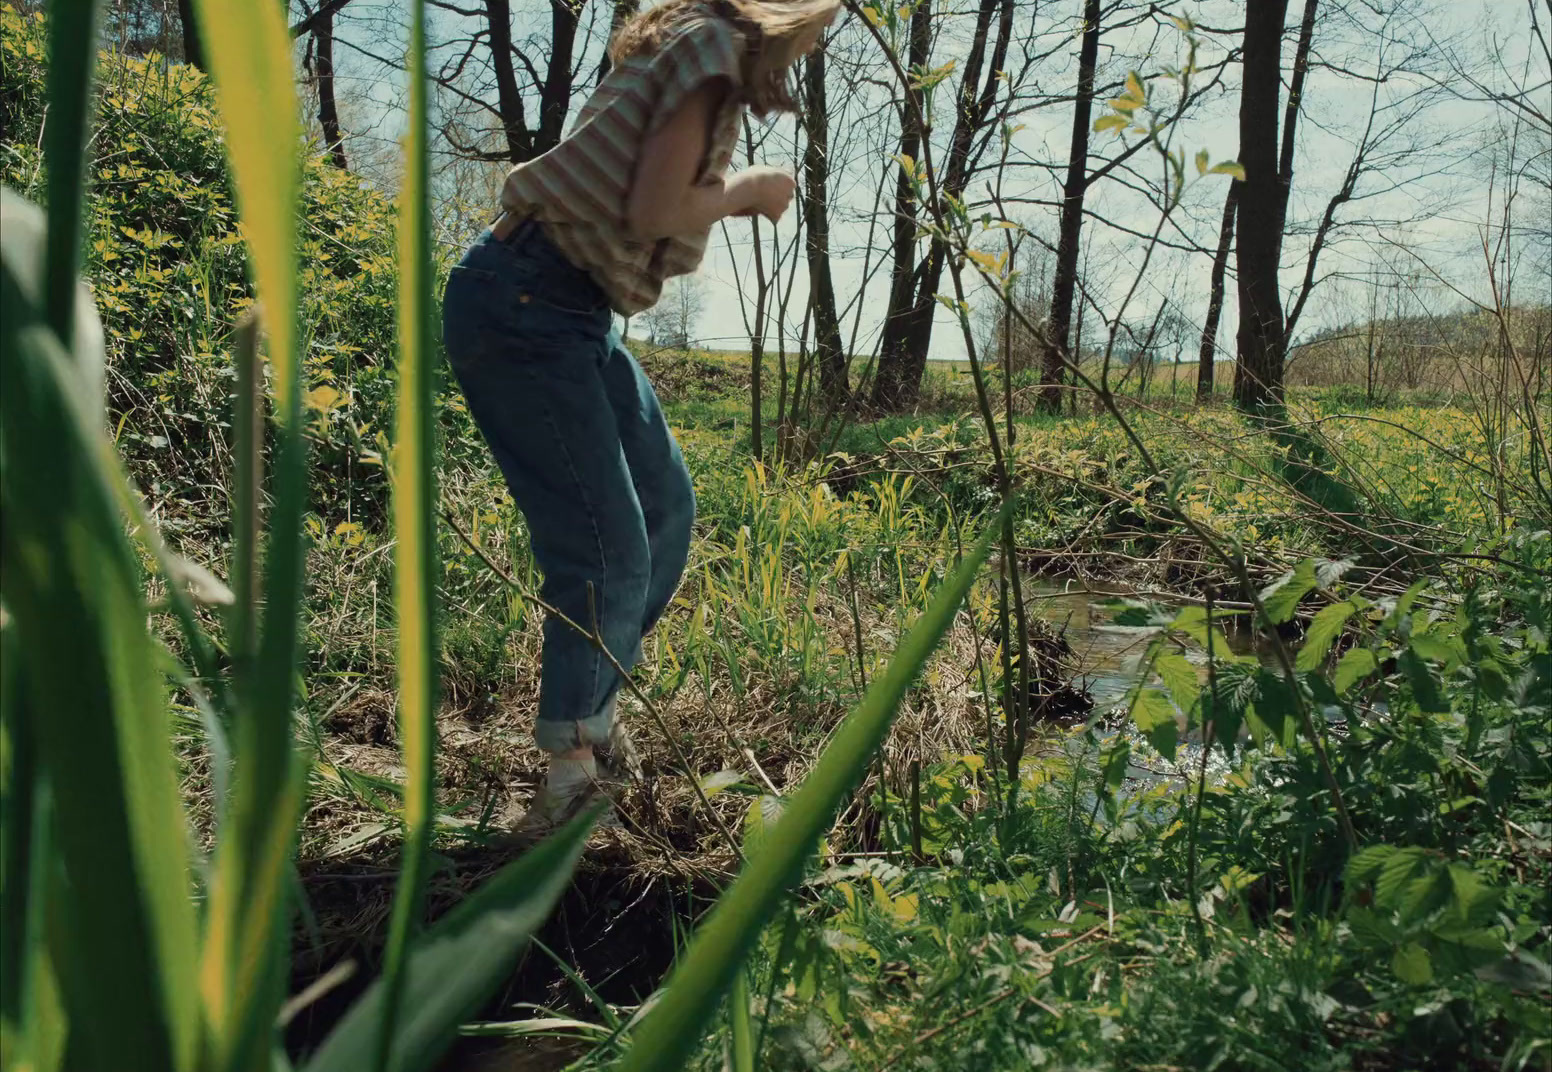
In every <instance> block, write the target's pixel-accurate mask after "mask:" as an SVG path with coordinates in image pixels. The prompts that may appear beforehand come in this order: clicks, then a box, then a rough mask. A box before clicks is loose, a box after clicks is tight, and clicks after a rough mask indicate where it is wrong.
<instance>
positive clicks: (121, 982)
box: [0, 191, 199, 1069]
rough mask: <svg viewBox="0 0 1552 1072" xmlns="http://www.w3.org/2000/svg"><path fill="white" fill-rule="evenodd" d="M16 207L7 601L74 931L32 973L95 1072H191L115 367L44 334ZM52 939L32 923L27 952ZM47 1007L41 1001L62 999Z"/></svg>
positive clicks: (153, 679)
mask: <svg viewBox="0 0 1552 1072" xmlns="http://www.w3.org/2000/svg"><path fill="white" fill-rule="evenodd" d="M3 197H4V200H5V205H4V212H3V215H4V218H5V221H6V225H5V228H4V230H3V234H0V254H3V255H0V514H3V516H4V518H5V524H4V525H3V526H0V596H3V599H4V603H5V606H6V609H7V611H8V613H9V614H10V615H11V616H12V618H13V621H12V623H11V625H10V627H9V628H8V630H7V632H11V631H14V633H15V644H16V652H17V655H18V657H19V660H20V662H21V665H22V667H23V669H24V671H25V673H24V676H23V679H22V682H21V684H22V686H23V688H24V689H25V692H24V693H23V694H22V695H21V696H19V697H17V700H18V701H19V704H20V707H21V709H23V710H25V711H27V712H28V713H29V714H30V715H31V727H32V733H33V740H34V743H35V745H36V766H37V770H38V774H39V777H40V778H42V779H44V780H45V781H46V783H47V785H48V787H49V793H48V798H47V799H49V800H50V801H51V802H52V803H51V810H52V816H51V818H52V822H51V823H50V824H49V827H48V830H49V834H50V848H51V849H52V851H51V852H50V853H49V854H48V856H47V857H46V858H44V857H41V856H40V855H39V854H38V852H37V851H36V849H37V845H36V842H35V844H34V851H33V853H32V867H33V868H34V869H36V868H40V867H47V868H49V869H50V871H49V873H48V874H46V875H43V874H32V875H31V876H30V880H31V886H32V889H34V890H39V889H42V888H48V889H50V890H51V891H54V892H53V895H52V896H51V903H50V904H49V905H48V909H49V914H50V915H57V918H59V919H61V920H68V921H69V924H68V926H61V927H57V928H53V929H52V931H51V933H50V935H49V937H50V946H49V955H50V960H49V962H48V963H47V964H46V965H45V964H38V963H36V962H32V963H29V965H28V967H27V968H26V969H25V970H26V971H27V972H28V974H29V977H30V978H31V979H33V980H40V979H42V980H47V979H49V978H57V980H58V983H59V989H60V992H61V994H62V995H63V998H64V1003H65V1004H66V1005H67V1006H68V1007H69V1008H70V1009H71V1010H72V1014H73V1015H72V1023H71V1027H70V1030H71V1032H72V1033H71V1035H70V1038H69V1041H68V1045H69V1046H70V1049H71V1052H72V1053H76V1054H79V1055H80V1056H81V1059H82V1060H90V1061H91V1062H92V1063H93V1067H103V1068H110V1067H112V1068H126V1069H135V1068H145V1069H168V1068H171V1069H185V1068H190V1067H192V1064H193V1060H194V1056H195V1047H196V1042H197V1029H198V1022H199V1016H198V1006H197V996H196V995H195V994H194V993H193V992H192V991H191V990H189V988H188V987H186V986H184V985H182V983H183V982H184V981H185V980H187V979H188V978H190V977H191V976H192V974H193V971H194V965H195V962H196V954H195V945H194V939H195V925H194V913H193V908H192V906H191V903H190V899H189V874H188V860H187V852H186V850H187V845H186V842H185V838H184V829H185V828H184V824H183V815H182V811H181V808H180V806H179V800H178V783H177V776H176V771H175V768H174V764H173V759H172V754H171V751H170V750H169V748H168V746H167V724H166V717H167V716H166V703H165V701H166V697H165V695H164V691H163V687H162V683H161V680H160V677H159V675H158V672H157V670H156V665H157V663H156V656H155V651H154V649H153V642H152V639H151V637H150V635H149V634H148V633H147V631H146V629H145V617H146V608H145V604H144V601H143V599H142V598H141V593H140V590H139V582H138V578H139V566H138V563H137V562H136V560H135V557H134V555H133V553H132V551H131V548H130V545H129V541H128V537H127V535H126V532H125V527H124V519H123V516H122V514H121V513H120V512H119V510H118V508H117V507H118V498H117V497H118V495H119V491H120V488H121V487H122V482H123V479H124V476H123V473H122V471H121V470H120V469H119V467H118V464H117V460H116V458H115V457H114V455H113V452H112V446H111V444H110V443H109V442H108V440H107V436H106V434H105V433H104V431H103V429H102V426H101V413H100V411H99V409H98V404H97V403H96V402H95V400H94V399H91V398H90V397H89V396H90V394H91V391H90V388H89V377H90V373H89V371H87V370H89V369H91V368H92V367H100V365H101V354H100V353H98V354H95V355H90V356H86V357H84V358H83V357H82V356H80V355H71V354H70V353H68V352H67V351H66V350H65V349H64V348H63V347H62V346H61V345H60V341H59V338H58V336H57V335H56V334H55V333H54V332H53V331H52V330H50V329H49V328H48V327H45V326H44V323H43V319H42V313H41V301H40V300H39V299H40V298H41V296H42V294H43V293H44V286H43V282H42V280H43V270H42V265H41V264H39V263H38V260H37V259H36V257H35V256H33V255H29V253H28V245H27V241H28V232H29V230H30V231H31V233H32V234H33V235H34V236H41V234H42V233H43V231H44V224H43V222H42V216H41V213H37V212H36V210H30V211H28V210H26V209H25V208H24V207H23V205H22V204H20V203H19V199H17V198H15V197H14V195H12V194H11V193H10V191H3ZM77 203H78V202H77ZM29 220H30V222H29ZM35 249H36V246H34V247H33V250H34V251H35ZM77 345H78V346H80V345H85V340H84V339H82V340H78V342H77ZM39 829H40V828H39V827H38V826H36V825H35V826H34V830H35V831H37V830H39ZM55 868H58V869H59V870H58V871H55V870H53V869H55ZM56 876H57V878H62V879H67V881H57V880H56ZM11 892H12V891H11V890H9V889H8V890H7V897H9V896H10V895H11ZM29 915H31V913H30V912H29ZM32 918H34V919H36V916H33V917H32ZM40 931H41V928H40V927H37V926H35V925H33V926H29V932H30V933H29V939H30V940H31V941H34V942H36V940H37V939H38V935H39V932H40ZM40 948H41V947H40V946H38V945H36V944H34V946H33V951H32V954H27V953H23V955H28V956H29V960H30V961H31V959H32V957H33V956H35V954H36V953H37V951H38V950H39V949H40ZM48 989H50V988H48V987H41V988H40V990H44V991H47V990H48ZM32 997H34V998H36V999H38V1000H37V1001H36V1002H35V1005H42V1004H45V1003H46V1001H45V1000H44V999H47V997H48V994H47V993H46V992H44V993H39V994H36V995H32ZM55 1021H56V1025H57V1018H55ZM32 1041H34V1042H35V1043H41V1042H42V1041H43V1040H42V1039H34V1040H32ZM34 1056H38V1054H34Z"/></svg>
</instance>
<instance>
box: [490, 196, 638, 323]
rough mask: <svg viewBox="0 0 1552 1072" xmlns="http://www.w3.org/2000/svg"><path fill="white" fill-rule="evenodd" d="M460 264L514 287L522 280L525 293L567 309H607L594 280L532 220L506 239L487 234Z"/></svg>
mask: <svg viewBox="0 0 1552 1072" xmlns="http://www.w3.org/2000/svg"><path fill="white" fill-rule="evenodd" d="M463 264H464V266H466V267H469V268H479V269H483V270H485V271H489V272H493V273H494V274H496V275H498V276H504V277H506V278H508V279H509V280H511V281H513V282H514V283H515V282H518V281H519V280H521V282H522V285H523V287H524V289H530V288H532V289H535V290H536V291H541V292H543V293H541V294H540V297H547V298H548V299H549V300H552V301H554V302H555V303H556V304H560V305H564V306H567V307H570V308H575V309H590V310H591V309H597V310H603V309H605V308H607V307H608V305H609V298H608V296H607V295H606V294H605V293H604V291H603V289H602V288H601V287H599V285H598V284H597V283H595V282H594V281H593V277H592V276H591V275H589V274H588V273H587V271H586V270H585V269H582V268H578V267H577V266H576V265H575V264H573V263H572V262H571V261H570V259H569V258H567V256H566V255H565V254H564V253H562V252H561V251H560V249H559V248H557V247H556V245H555V243H554V242H552V241H551V240H550V238H549V236H548V235H546V234H545V233H544V226H543V225H542V224H541V223H539V221H538V220H535V219H532V218H530V219H526V220H523V221H522V222H520V223H519V224H518V225H517V226H516V227H514V228H513V229H512V232H511V233H510V234H508V235H507V236H506V237H505V238H497V237H496V235H495V232H494V231H489V230H487V231H486V232H485V233H484V234H483V235H481V236H480V239H479V241H477V242H476V243H475V244H474V245H473V246H472V247H470V249H469V252H468V253H467V254H465V255H464V258H463Z"/></svg>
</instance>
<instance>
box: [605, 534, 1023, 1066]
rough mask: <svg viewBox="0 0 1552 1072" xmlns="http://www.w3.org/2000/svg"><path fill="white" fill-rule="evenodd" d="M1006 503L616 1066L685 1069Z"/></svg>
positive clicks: (863, 765)
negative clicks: (701, 1036) (730, 985)
mask: <svg viewBox="0 0 1552 1072" xmlns="http://www.w3.org/2000/svg"><path fill="white" fill-rule="evenodd" d="M1010 509H1011V504H1004V506H1003V509H1002V513H1001V516H1000V517H999V518H997V519H996V521H995V522H993V524H992V525H991V526H989V527H988V528H987V530H986V532H985V533H984V534H982V536H981V538H980V539H979V540H978V541H977V542H976V544H975V547H974V549H973V550H972V551H970V553H969V554H968V555H967V556H966V557H965V559H964V560H963V561H962V562H960V564H959V565H958V567H956V568H955V570H954V571H953V572H952V573H951V574H949V576H948V577H947V578H946V579H945V580H944V581H943V583H942V584H940V585H939V586H938V590H937V592H936V593H935V594H934V595H933V598H932V602H931V603H930V604H929V605H928V607H927V609H926V611H925V612H923V614H922V616H921V617H920V618H919V619H917V621H916V624H915V625H913V626H912V627H911V630H910V632H909V633H907V634H906V635H905V637H904V638H903V639H902V640H901V641H900V645H899V647H898V648H896V649H895V653H894V656H893V657H892V658H891V659H890V660H889V665H888V666H886V667H885V668H884V672H883V673H882V674H880V675H878V676H877V677H875V678H874V679H873V683H872V684H871V685H870V686H869V687H868V691H867V694H866V695H865V696H864V697H863V699H862V703H861V704H860V705H859V706H858V707H857V709H856V710H854V711H853V712H852V713H851V714H850V715H849V716H848V717H847V718H846V720H845V721H844V722H842V723H841V725H840V727H839V728H838V729H837V730H836V732H835V735H834V736H833V737H832V738H831V740H830V744H829V746H828V747H827V748H826V749H825V750H824V753H823V754H822V755H821V756H820V757H819V761H818V763H816V764H815V766H814V769H813V771H812V772H811V773H810V774H809V776H808V777H807V778H806V779H804V782H803V785H802V787H801V788H800V789H798V791H797V793H796V794H795V795H794V796H793V797H792V798H791V800H790V802H789V803H788V805H787V807H786V809H785V810H784V811H783V813H782V816H781V818H780V819H779V820H778V821H777V823H776V825H775V827H774V828H773V829H771V830H770V832H769V833H768V834H767V835H766V837H765V840H764V844H762V845H761V846H760V848H759V850H758V851H756V852H754V853H753V854H752V855H751V856H750V858H749V861H748V864H747V865H746V866H745V868H744V871H743V873H742V874H741V875H739V877H738V879H737V880H736V881H735V882H734V883H733V885H732V886H731V887H730V888H729V889H728V891H727V892H726V893H724V894H723V895H722V897H721V898H720V899H719V900H718V902H717V905H716V907H715V908H713V909H712V911H711V913H710V915H709V916H708V917H707V918H706V921H705V922H704V923H703V924H701V926H700V927H699V928H698V929H697V931H696V933H695V936H694V937H693V938H692V939H691V941H690V945H689V948H688V949H686V950H685V953H684V955H683V956H682V957H681V958H680V960H679V962H678V964H677V965H676V966H675V968H674V971H673V973H672V974H671V975H670V976H669V979H668V985H667V988H666V990H665V992H664V993H663V995H662V997H661V998H660V999H659V1000H658V1002H657V1003H656V1004H655V1005H653V1006H652V1007H651V1009H649V1010H648V1012H647V1013H646V1015H645V1017H644V1018H643V1019H642V1021H641V1023H640V1025H639V1026H638V1027H637V1028H636V1030H635V1031H634V1032H633V1033H632V1044H631V1048H630V1050H629V1051H628V1052H627V1053H626V1055H625V1058H624V1060H623V1061H622V1062H621V1064H620V1069H621V1072H648V1070H651V1072H668V1070H672V1072H678V1070H679V1069H682V1068H684V1067H685V1062H686V1058H687V1057H688V1055H689V1053H690V1052H691V1050H692V1049H693V1048H694V1047H695V1046H696V1043H697V1041H698V1040H699V1038H700V1035H701V1032H702V1030H703V1029H704V1028H705V1026H706V1024H707V1023H708V1022H709V1021H710V1020H711V1017H712V1016H714V1015H715V1014H716V1011H717V1009H718V1008H719V1007H720V1005H721V1000H722V995H723V993H724V992H725V991H726V990H727V988H728V985H729V984H730V983H731V982H732V980H733V976H734V975H735V974H736V973H737V972H738V971H739V969H740V966H741V965H742V964H743V962H744V958H745V957H746V956H747V955H748V953H749V950H750V949H751V948H752V947H753V946H754V943H755V941H756V940H757V939H758V938H759V935H760V932H761V930H762V929H763V928H764V926H765V923H766V921H767V920H768V919H769V918H770V916H771V913H772V912H773V911H775V909H776V907H777V905H778V904H780V903H781V899H782V896H783V894H784V893H785V891H786V890H787V889H788V888H789V887H790V886H791V885H792V884H793V883H794V882H796V881H797V879H798V878H799V877H800V876H801V874H802V868H803V863H804V861H805V860H806V859H807V858H808V856H809V854H810V853H811V852H813V849H814V846H815V845H816V844H817V843H818V841H819V839H820V837H821V836H822V835H823V834H824V832H825V830H827V829H828V828H829V826H830V824H831V823H832V822H833V821H834V817H835V809H836V807H837V806H838V805H839V804H840V802H841V800H842V798H843V797H845V795H846V794H847V793H848V792H850V791H851V789H852V788H853V787H854V786H855V785H856V784H857V783H858V781H859V780H861V778H862V775H863V773H864V771H866V769H867V766H868V764H869V763H870V762H871V761H872V757H873V753H874V751H875V750H876V749H877V748H878V746H879V745H880V744H881V743H882V742H883V739H884V736H885V735H886V734H887V733H888V731H889V724H890V722H891V720H892V719H893V717H894V713H895V711H896V709H897V708H898V707H899V705H900V701H901V700H902V699H903V698H904V697H905V693H906V691H907V690H908V689H909V688H910V686H911V683H912V682H913V681H915V679H916V676H917V675H918V674H919V673H920V672H921V669H922V667H923V666H925V665H926V663H927V660H928V659H929V658H930V657H931V655H932V652H933V650H934V649H935V648H936V647H937V646H938V642H939V641H940V640H942V638H943V634H944V633H945V632H947V631H948V628H949V626H950V625H951V624H952V623H953V620H954V618H955V616H956V615H957V614H958V613H959V607H960V605H961V603H962V602H963V601H964V598H965V596H966V594H967V593H968V592H969V591H970V586H971V585H972V584H973V583H974V581H975V577H976V573H977V571H978V570H979V569H980V566H981V563H982V562H984V561H985V560H986V555H987V552H988V551H989V550H990V548H991V541H992V539H993V538H994V537H996V536H997V535H998V533H999V532H1000V531H1001V530H1002V526H1003V524H1004V523H1005V522H1006V520H1007V518H1008V516H1009V511H1010Z"/></svg>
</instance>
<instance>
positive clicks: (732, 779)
mask: <svg viewBox="0 0 1552 1072" xmlns="http://www.w3.org/2000/svg"><path fill="white" fill-rule="evenodd" d="M743 781H744V772H743V771H736V770H719V771H717V772H716V773H715V774H708V775H706V777H704V778H702V779H701V792H703V793H705V794H706V796H707V797H714V796H716V795H717V794H718V793H720V792H722V791H723V790H724V789H730V788H732V787H733V786H735V785H742V784H743Z"/></svg>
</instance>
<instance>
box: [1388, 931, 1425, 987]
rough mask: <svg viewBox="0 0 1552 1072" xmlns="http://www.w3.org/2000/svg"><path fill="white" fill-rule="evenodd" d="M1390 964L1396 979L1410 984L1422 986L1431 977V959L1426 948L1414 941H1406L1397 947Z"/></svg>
mask: <svg viewBox="0 0 1552 1072" xmlns="http://www.w3.org/2000/svg"><path fill="white" fill-rule="evenodd" d="M1390 966H1391V968H1392V969H1394V971H1395V973H1396V978H1397V979H1400V980H1401V981H1402V982H1403V983H1407V984H1409V985H1411V986H1422V985H1423V984H1424V983H1427V982H1430V981H1432V979H1433V961H1432V960H1430V959H1429V956H1428V950H1426V949H1424V948H1423V947H1422V946H1420V945H1418V944H1417V943H1416V942H1408V943H1407V944H1406V945H1404V946H1402V947H1401V948H1400V949H1397V950H1396V955H1395V956H1394V957H1392V958H1391V961H1390Z"/></svg>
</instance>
